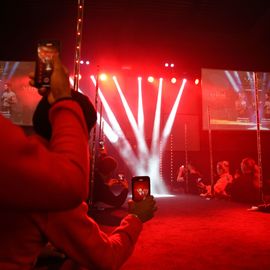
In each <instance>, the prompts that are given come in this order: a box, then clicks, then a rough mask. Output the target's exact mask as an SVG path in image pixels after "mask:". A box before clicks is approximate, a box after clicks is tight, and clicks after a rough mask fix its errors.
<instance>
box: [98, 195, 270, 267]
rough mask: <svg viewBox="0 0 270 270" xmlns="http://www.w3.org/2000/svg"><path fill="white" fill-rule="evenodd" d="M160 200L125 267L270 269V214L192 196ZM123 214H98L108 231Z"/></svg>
mask: <svg viewBox="0 0 270 270" xmlns="http://www.w3.org/2000/svg"><path fill="white" fill-rule="evenodd" d="M157 204H158V207H159V209H158V211H157V213H156V216H155V218H154V219H153V220H151V221H149V222H147V223H146V224H145V225H144V229H143V232H142V234H141V235H140V238H139V240H138V243H137V245H136V248H135V251H134V253H133V255H132V257H131V258H130V259H129V260H128V261H127V262H126V264H125V265H124V266H123V267H122V269H123V270H133V269H134V270H135V269H136V270H138V269H144V270H146V269H162V270H169V269H185V270H186V269H189V270H193V269H194V270H195V269H196V270H197V269H198V270H199V269H200V270H204V269H205V270H206V269H207V270H209V269H222V270H223V269H224V270H236V269H241V270H242V269H243V270H251V269H252V270H253V269H254V270H255V269H256V270H260V269H270V232H269V229H270V214H267V213H262V212H250V211H247V209H248V208H249V207H250V205H242V204H237V203H233V202H228V201H220V200H210V201H207V200H205V199H203V198H200V197H197V196H191V195H178V196H176V197H173V198H159V199H157ZM123 214H124V213H123V210H117V211H113V212H111V213H110V215H108V212H106V211H104V212H103V213H99V214H96V218H97V220H98V222H99V223H100V224H103V225H102V227H103V228H104V230H105V231H107V232H109V231H111V230H112V228H113V227H112V225H116V224H117V223H118V222H119V218H120V217H121V215H123ZM108 225H109V226H108Z"/></svg>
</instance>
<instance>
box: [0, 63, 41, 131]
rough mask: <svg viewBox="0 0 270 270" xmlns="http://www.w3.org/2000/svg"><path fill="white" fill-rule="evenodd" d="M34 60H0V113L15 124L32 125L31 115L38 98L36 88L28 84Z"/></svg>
mask: <svg viewBox="0 0 270 270" xmlns="http://www.w3.org/2000/svg"><path fill="white" fill-rule="evenodd" d="M33 70H34V62H11V61H0V97H1V103H0V113H1V114H2V115H3V116H4V117H6V118H7V119H10V121H12V122H13V123H14V124H17V125H26V126H29V125H32V116H33V112H34V110H35V107H36V105H37V103H38V101H39V100H40V95H39V94H38V93H37V90H36V88H34V87H31V86H30V85H29V77H28V75H29V73H30V72H32V71H33Z"/></svg>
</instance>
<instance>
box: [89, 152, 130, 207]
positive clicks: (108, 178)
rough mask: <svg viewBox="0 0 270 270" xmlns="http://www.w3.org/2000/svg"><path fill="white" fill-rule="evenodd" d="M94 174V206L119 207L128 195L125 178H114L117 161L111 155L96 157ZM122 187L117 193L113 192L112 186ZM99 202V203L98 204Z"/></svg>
mask: <svg viewBox="0 0 270 270" xmlns="http://www.w3.org/2000/svg"><path fill="white" fill-rule="evenodd" d="M96 165H97V166H96V171H95V174H94V192H93V203H94V205H96V206H101V205H102V206H103V207H107V206H109V207H112V206H113V207H120V206H121V205H123V203H124V202H125V201H126V198H127V195H128V181H127V179H125V178H124V179H121V180H120V179H116V178H115V171H116V169H117V167H118V163H117V161H116V160H115V159H114V158H113V157H112V156H103V157H101V158H100V159H98V161H97V164H96ZM115 185H117V186H120V187H121V188H122V190H121V192H120V193H119V194H116V193H114V192H113V190H112V188H113V186H115ZM100 203H101V204H100Z"/></svg>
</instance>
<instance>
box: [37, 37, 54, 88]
mask: <svg viewBox="0 0 270 270" xmlns="http://www.w3.org/2000/svg"><path fill="white" fill-rule="evenodd" d="M57 54H59V42H58V41H40V42H39V43H38V47H37V60H36V72H35V85H36V86H37V87H38V88H40V87H46V88H49V87H50V78H51V75H52V72H53V64H52V58H53V56H54V55H57Z"/></svg>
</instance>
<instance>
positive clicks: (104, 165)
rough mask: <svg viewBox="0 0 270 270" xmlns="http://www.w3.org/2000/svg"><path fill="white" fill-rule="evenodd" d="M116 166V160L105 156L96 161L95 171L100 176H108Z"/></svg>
mask: <svg viewBox="0 0 270 270" xmlns="http://www.w3.org/2000/svg"><path fill="white" fill-rule="evenodd" d="M117 166H118V163H117V161H116V159H114V158H113V157H112V156H105V157H102V158H100V159H99V160H98V161H97V169H98V171H99V172H100V173H102V174H105V175H107V174H109V173H111V172H113V171H114V170H115V169H116V168H117Z"/></svg>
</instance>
